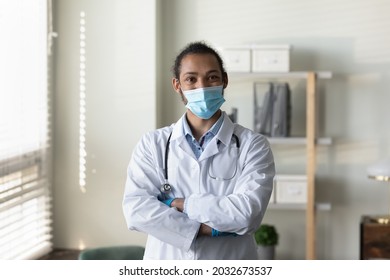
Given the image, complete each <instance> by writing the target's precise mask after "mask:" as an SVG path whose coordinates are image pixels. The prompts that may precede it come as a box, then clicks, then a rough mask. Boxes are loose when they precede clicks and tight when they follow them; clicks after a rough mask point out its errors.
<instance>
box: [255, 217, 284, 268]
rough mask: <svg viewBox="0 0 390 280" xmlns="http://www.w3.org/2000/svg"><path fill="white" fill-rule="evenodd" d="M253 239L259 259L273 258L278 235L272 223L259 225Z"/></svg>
mask: <svg viewBox="0 0 390 280" xmlns="http://www.w3.org/2000/svg"><path fill="white" fill-rule="evenodd" d="M255 240H256V243H257V253H258V256H259V259H260V260H273V259H275V246H276V245H278V241H279V235H278V232H277V231H276V228H275V227H274V226H273V225H268V224H262V225H260V227H259V228H258V229H257V230H256V232H255Z"/></svg>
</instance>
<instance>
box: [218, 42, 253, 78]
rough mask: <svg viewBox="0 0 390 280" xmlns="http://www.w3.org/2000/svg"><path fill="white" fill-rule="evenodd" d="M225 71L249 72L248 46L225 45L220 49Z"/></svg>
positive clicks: (249, 56) (249, 54) (249, 53)
mask: <svg viewBox="0 0 390 280" xmlns="http://www.w3.org/2000/svg"><path fill="white" fill-rule="evenodd" d="M221 55H222V57H223V60H224V63H225V66H226V71H228V72H248V73H249V72H250V71H251V50H250V48H249V47H244V46H242V47H227V48H224V49H223V50H222V51H221Z"/></svg>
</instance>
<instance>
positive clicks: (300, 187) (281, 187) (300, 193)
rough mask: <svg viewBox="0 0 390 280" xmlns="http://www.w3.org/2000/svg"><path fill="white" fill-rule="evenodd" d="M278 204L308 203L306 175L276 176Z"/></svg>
mask: <svg viewBox="0 0 390 280" xmlns="http://www.w3.org/2000/svg"><path fill="white" fill-rule="evenodd" d="M274 191H275V194H276V196H275V202H276V203H306V202H307V176H306V175H276V176H275V178H274Z"/></svg>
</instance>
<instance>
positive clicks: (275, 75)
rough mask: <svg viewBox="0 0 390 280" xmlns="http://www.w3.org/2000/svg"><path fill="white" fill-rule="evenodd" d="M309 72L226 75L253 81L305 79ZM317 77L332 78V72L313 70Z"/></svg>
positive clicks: (231, 73)
mask: <svg viewBox="0 0 390 280" xmlns="http://www.w3.org/2000/svg"><path fill="white" fill-rule="evenodd" d="M309 73H310V72H303V71H297V72H279V73H278V72H275V73H265V72H264V73H260V72H228V77H229V79H230V80H231V81H234V82H237V81H245V80H247V81H253V80H256V79H306V78H307V76H308V74H309ZM314 73H315V74H316V77H317V78H318V79H330V78H332V72H329V71H319V72H314Z"/></svg>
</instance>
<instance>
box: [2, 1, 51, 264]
mask: <svg viewBox="0 0 390 280" xmlns="http://www.w3.org/2000/svg"><path fill="white" fill-rule="evenodd" d="M47 11H48V5H47V0H24V1H23V0H0V34H1V39H0V40H1V43H0V61H1V63H0V259H33V258H38V257H40V256H42V255H43V254H45V253H47V252H49V251H50V250H51V247H52V243H51V239H52V238H51V214H50V213H51V211H50V168H49V167H50V145H51V141H50V115H49V109H50V98H49V90H48V88H49V83H48V77H49V75H48V56H47V52H48V51H47V48H48V46H47V37H48V36H47V34H48V20H47V19H48V17H47V14H48V12H47Z"/></svg>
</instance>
